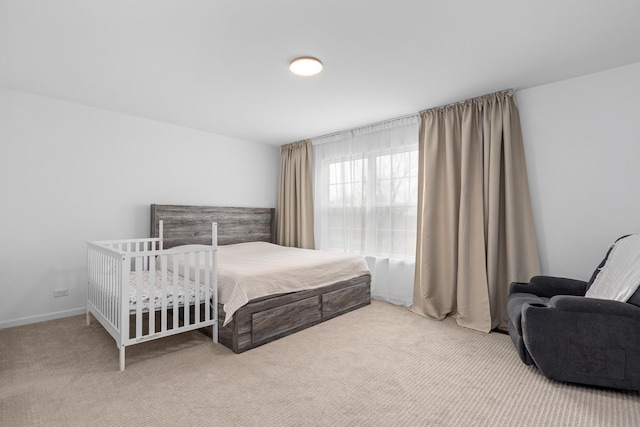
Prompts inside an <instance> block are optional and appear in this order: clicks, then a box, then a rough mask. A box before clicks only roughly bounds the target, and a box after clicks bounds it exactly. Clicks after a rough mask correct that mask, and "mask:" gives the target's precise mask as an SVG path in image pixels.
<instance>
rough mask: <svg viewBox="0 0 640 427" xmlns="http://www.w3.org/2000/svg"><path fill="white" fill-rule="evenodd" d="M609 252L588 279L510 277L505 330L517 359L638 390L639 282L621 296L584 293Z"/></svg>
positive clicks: (563, 377) (570, 377)
mask: <svg viewBox="0 0 640 427" xmlns="http://www.w3.org/2000/svg"><path fill="white" fill-rule="evenodd" d="M626 237H628V236H624V237H622V238H621V239H623V238H626ZM621 239H618V241H619V240H621ZM610 253H611V249H609V252H607V256H606V257H605V259H604V260H603V261H602V262H601V263H600V265H599V266H598V269H596V271H595V272H594V273H593V275H592V277H591V280H589V282H585V281H582V280H574V279H566V278H558V277H550V276H536V277H533V278H532V279H531V280H530V282H529V283H528V284H527V283H517V282H514V283H512V284H511V285H510V288H509V299H508V302H507V310H508V314H509V335H510V336H511V339H512V341H513V343H514V345H515V347H516V349H517V351H518V354H519V355H520V358H521V359H522V361H523V362H524V363H526V364H527V365H535V366H537V367H538V369H540V371H541V372H542V373H543V374H544V375H545V376H546V377H547V378H550V379H553V380H557V381H565V382H572V383H581V384H588V385H595V386H602V387H612V388H619V389H625V390H637V391H640V288H639V289H638V290H636V291H635V293H634V294H633V295H632V296H631V298H629V300H628V301H627V302H619V301H613V300H605V299H595V298H586V297H585V296H584V295H585V293H586V292H587V290H588V289H589V287H590V286H591V285H592V284H593V282H594V280H595V278H596V276H597V274H598V272H599V270H600V268H602V267H603V266H604V265H605V264H606V262H607V260H608V257H609V254H610ZM637 267H638V268H640V265H638V266H637Z"/></svg>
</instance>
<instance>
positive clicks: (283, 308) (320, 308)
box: [151, 204, 371, 353]
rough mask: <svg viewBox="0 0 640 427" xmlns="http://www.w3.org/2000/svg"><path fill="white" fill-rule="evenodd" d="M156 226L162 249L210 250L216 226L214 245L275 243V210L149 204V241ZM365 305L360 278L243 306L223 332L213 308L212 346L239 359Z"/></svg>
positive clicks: (367, 290) (364, 280)
mask: <svg viewBox="0 0 640 427" xmlns="http://www.w3.org/2000/svg"><path fill="white" fill-rule="evenodd" d="M160 220H162V221H163V224H164V227H163V234H164V240H163V244H164V248H165V249H168V248H171V247H173V246H178V245H185V244H206V245H210V244H211V223H212V222H217V223H218V244H219V245H229V244H233V243H243V242H253V241H264V242H270V243H273V242H274V240H275V239H274V237H275V232H274V230H275V209H270V208H244V207H218V206H185V205H157V204H153V205H151V237H158V235H159V230H158V221H160ZM370 303H371V276H370V275H368V274H366V275H363V276H359V277H355V278H353V279H350V280H345V281H341V282H337V283H334V284H331V285H327V286H323V287H321V288H317V289H310V290H304V291H299V292H291V293H286V294H279V295H274V296H269V297H264V298H260V299H256V300H252V301H249V302H248V303H247V304H246V305H244V306H243V307H241V308H240V309H238V310H237V311H236V312H235V313H234V315H233V318H232V320H231V322H229V323H228V324H227V326H222V324H223V322H224V318H225V312H224V308H223V307H222V304H218V324H217V327H218V340H219V342H220V343H221V344H223V345H225V346H226V347H229V348H230V349H231V350H233V352H235V353H242V352H244V351H246V350H249V349H252V348H254V347H258V346H260V345H263V344H266V343H268V342H271V341H274V340H277V339H279V338H282V337H285V336H287V335H290V334H292V333H294V332H297V331H300V330H302V329H306V328H308V327H310V326H313V325H316V324H318V323H322V322H324V321H326V320H329V319H331V318H333V317H336V316H339V315H341V314H344V313H347V312H349V311H352V310H355V309H357V308H360V307H364V306H366V305H368V304H370ZM214 327H215V325H214ZM209 329H210V328H209ZM205 332H206V331H205ZM208 333H209V334H210V333H211V330H209V331H208Z"/></svg>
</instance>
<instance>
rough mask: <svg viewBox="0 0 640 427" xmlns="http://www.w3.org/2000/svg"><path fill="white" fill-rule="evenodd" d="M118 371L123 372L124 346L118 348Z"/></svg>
mask: <svg viewBox="0 0 640 427" xmlns="http://www.w3.org/2000/svg"><path fill="white" fill-rule="evenodd" d="M120 371H124V346H122V347H120Z"/></svg>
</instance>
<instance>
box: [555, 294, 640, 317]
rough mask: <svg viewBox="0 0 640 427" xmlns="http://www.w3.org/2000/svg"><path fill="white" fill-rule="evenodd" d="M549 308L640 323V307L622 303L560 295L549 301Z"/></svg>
mask: <svg viewBox="0 0 640 427" xmlns="http://www.w3.org/2000/svg"><path fill="white" fill-rule="evenodd" d="M549 307H555V308H556V309H558V310H562V311H566V312H579V313H590V314H604V315H610V316H620V317H628V318H630V319H632V320H635V321H640V307H636V306H635V305H633V304H628V303H626V302H621V301H613V300H606V299H599V298H587V297H580V296H569V295H558V296H555V297H553V298H551V300H550V301H549Z"/></svg>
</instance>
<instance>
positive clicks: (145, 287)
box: [129, 270, 205, 313]
mask: <svg viewBox="0 0 640 427" xmlns="http://www.w3.org/2000/svg"><path fill="white" fill-rule="evenodd" d="M161 274H162V273H161V270H156V272H155V281H156V282H155V283H156V286H155V294H154V300H155V304H154V307H155V309H156V310H158V309H160V308H161V307H162V281H161V279H160V278H161ZM140 279H141V283H142V309H143V310H145V311H146V310H148V309H149V289H150V286H149V272H148V271H142V272H140ZM203 281H204V277H203V279H202V281H201V283H202V282H203ZM137 283H138V279H137V273H131V274H129V312H130V313H133V312H135V311H136V307H137V305H138V304H137V299H138V288H137ZM184 284H185V281H184V278H183V277H181V276H178V286H177V287H174V286H173V285H174V283H173V274H167V307H173V304H174V301H175V299H176V296H177V297H178V298H177V300H178V306H181V305H184V303H185V295H188V298H189V299H188V302H189V304H193V303H194V302H195V300H196V289H195V287H196V286H195V283H194V282H192V281H189V286H188V289H186V290H185V286H184ZM204 299H205V288H204V285H203V284H200V285H199V295H198V300H199V301H204Z"/></svg>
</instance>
